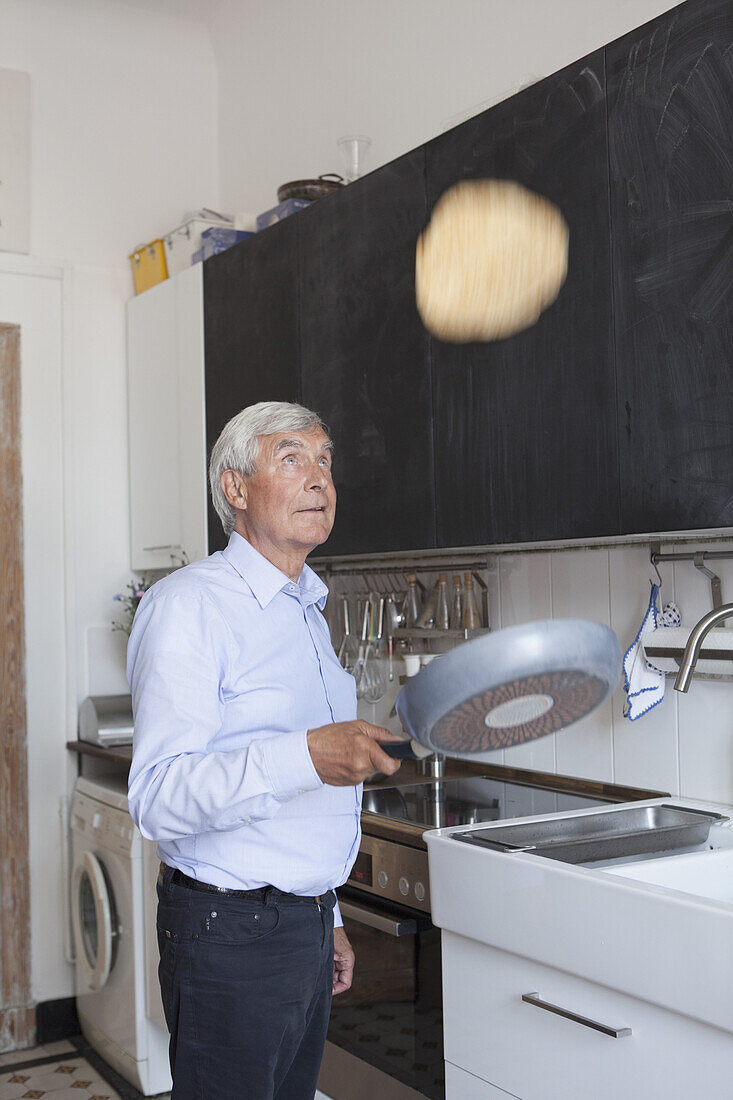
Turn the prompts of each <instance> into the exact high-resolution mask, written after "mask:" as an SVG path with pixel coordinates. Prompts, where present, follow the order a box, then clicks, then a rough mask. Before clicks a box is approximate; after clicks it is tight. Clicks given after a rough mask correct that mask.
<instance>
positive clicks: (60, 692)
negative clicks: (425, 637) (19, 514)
mask: <svg viewBox="0 0 733 1100" xmlns="http://www.w3.org/2000/svg"><path fill="white" fill-rule="evenodd" d="M0 28H1V29H0V67H3V68H9V69H20V70H22V71H26V72H29V73H30V76H31V115H32V122H31V127H32V132H31V254H32V259H31V261H30V262H29V263H24V262H23V261H18V260H17V259H16V258H14V257H12V256H10V255H9V254H3V253H0V273H2V271H3V270H5V271H6V272H11V274H6V275H4V276H2V278H3V279H4V280H5V281H4V282H3V284H2V286H3V288H4V292H3V293H0V320H2V321H10V322H12V321H14V320H16V319H17V318H19V317H20V313H19V310H20V312H21V313H23V318H24V326H23V330H22V333H21V339H22V342H23V348H24V350H25V352H28V353H29V354H30V351H29V349H30V348H31V346H32V345H33V346H38V344H39V341H40V339H41V336H42V333H41V331H40V330H41V329H42V328H43V327H45V326H47V325H48V323H49V321H50V320H51V318H50V317H49V316H46V317H44V315H43V312H42V310H41V311H40V312H39V309H36V308H35V306H34V302H35V301H36V299H37V295H35V296H34V294H33V293H31V290H30V285H31V284H30V283H29V280H28V276H27V275H23V274H17V272H18V271H22V270H24V268H25V269H28V270H30V269H32V268H33V266H34V264H35V265H36V266H37V265H38V264H41V265H42V266H48V263H49V262H58V263H59V265H60V267H61V268H62V272H61V273H63V274H64V275H65V278H64V288H65V296H64V301H63V321H62V322H61V321H60V325H62V329H63V337H62V359H61V358H59V362H58V363H57V364H55V363H53V362H51V361H47V362H46V363H45V366H44V364H43V363H40V364H39V362H38V360H36V361H35V363H34V362H33V361H32V360H31V359H29V358H27V357H26V355H25V354H24V356H23V363H22V374H21V382H22V386H23V424H22V431H23V445H24V450H23V458H24V462H25V465H26V468H25V469H24V476H25V478H26V497H25V500H26V513H25V516H24V519H25V524H26V629H27V632H28V657H27V659H28V667H29V681H28V708H29V747H28V753H29V767H30V775H29V784H30V791H29V794H30V837H31V910H32V911H31V920H32V935H33V942H32V990H33V996H34V998H35V999H36V1000H38V1001H43V1000H50V999H53V998H56V997H64V996H69V995H71V993H72V992H73V972H72V968H71V967H70V966H68V964H66V963H65V961H64V951H63V936H62V926H61V921H60V919H59V918H60V915H61V913H62V909H63V907H62V893H61V891H62V882H61V874H60V861H59V851H60V849H59V843H58V829H57V824H58V819H57V808H58V804H59V798H60V797H61V796H62V795H65V794H67V793H68V790H69V788H70V784H71V781H72V779H73V775H74V774H75V761H74V760H73V759H71V758H70V757H69V754H68V753H67V752H66V750H65V748H64V743H65V741H66V740H67V739H68V738H72V737H74V736H75V735H76V715H77V707H78V701H79V699H80V698H82V697H83V696H84V695H86V694H87V693H89V692H95V693H103V692H105V691H124V690H126V685H125V680H124V671H123V661H122V658H123V652H124V639H123V638H122V636H121V635H120V634H113V633H112V632H111V628H110V624H111V620H112V619H113V618H114V617H115V613H116V610H117V605H115V604H114V603H113V601H112V596H113V594H114V593H115V592H116V591H119V590H120V589H121V588H122V587H123V586H124V584H125V581H126V580H127V577H128V571H129V549H128V539H129V535H128V529H129V521H128V483H127V388H126V364H125V318H124V303H125V301H126V300H127V298H128V297H129V296H130V295H131V293H132V282H131V278H130V274H129V269H128V262H127V258H126V257H127V255H128V253H129V252H130V251H131V250H132V249H133V248H134V247H135V245H136V244H138V243H139V242H141V241H143V240H148V239H150V238H151V237H153V236H158V235H159V234H160V233H162V232H165V231H166V230H168V229H171V228H173V227H174V226H175V225H176V224H178V222H179V221H180V219H181V215H182V214H183V212H184V211H185V210H187V209H191V208H195V207H198V206H201V205H208V206H213V207H214V208H216V206H217V204H218V201H219V191H218V161H217V147H218V138H217V132H216V121H215V120H216V113H217V107H216V103H217V92H216V66H215V62H214V57H213V52H212V50H211V46H210V42H209V38H208V35H207V33H206V31H205V30H204V29H203V28H202V27H201V26H200V25H199V24H198V23H196V22H193V21H191V20H190V19H183V18H179V17H177V16H175V15H173V14H166V13H157V12H155V11H148V10H144V9H139V8H136V7H133V6H129V5H128V4H126V3H121V2H118V0H0ZM61 273H60V274H61ZM7 280H10V282H8V281H7ZM60 285H61V284H60V283H59V286H60ZM11 286H13V288H14V289H13V290H12V294H11V291H10V289H9V288H10V287H11ZM34 326H35V328H34ZM44 369H45V373H44ZM44 469H45V470H46V471H47V475H46V482H47V483H46V484H44V481H43V474H42V473H41V471H43V470H44ZM29 492H32V493H34V496H33V497H32V502H35V510H34V509H33V507H32V506H31V505H30V504H29V496H28V494H29ZM41 492H45V494H46V496H47V504H46V513H45V514H46V517H47V522H45V523H44V522H43V520H42V518H41V520H40V521H39V516H38V495H39V494H40V493H41ZM60 517H63V523H61V520H60ZM59 601H61V603H59ZM59 607H60V608H61V611H60V612H59ZM58 614H61V615H65V619H66V630H65V632H64V629H63V626H62V628H61V630H60V631H59V624H58V621H57V615H58ZM38 624H43V626H42V627H41V626H39V625H38ZM41 667H42V669H43V674H42V675H41V674H40V672H39V669H40V668H41ZM31 672H33V675H31V674H30V673H31ZM50 914H54V918H55V919H54V920H50V919H49V916H50Z"/></svg>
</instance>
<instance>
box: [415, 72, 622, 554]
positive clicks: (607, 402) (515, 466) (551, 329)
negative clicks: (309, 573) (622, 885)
mask: <svg viewBox="0 0 733 1100" xmlns="http://www.w3.org/2000/svg"><path fill="white" fill-rule="evenodd" d="M604 87H605V78H604V65H603V53H602V51H599V52H598V53H596V54H592V55H591V56H589V57H587V58H585V59H584V60H583V61H580V62H578V63H577V64H574V65H571V66H569V67H568V68H566V69H564V70H562V71H561V72H559V73H556V74H555V75H554V76H552V77H549V78H548V79H546V80H543V81H541V82H540V83H538V84H535V85H534V86H533V87H531V88H528V89H526V90H524V91H522V92H520V93H518V94H517V95H515V96H512V98H511V99H508V100H506V101H504V102H503V103H500V104H498V105H497V106H496V107H493V108H491V109H490V110H488V111H486V112H484V113H483V114H481V115H478V116H477V117H476V118H473V119H470V120H469V121H468V122H466V123H464V124H463V125H461V126H459V127H457V128H456V129H454V130H451V131H449V132H448V133H446V134H443V135H441V136H440V137H439V138H436V139H435V140H434V141H433V142H431V143H430V144H429V145H428V146H427V147H426V174H427V186H428V204H429V207H430V209H432V207H433V205H434V204H435V202H436V201H437V199H438V198H439V197H440V195H441V194H442V192H443V191H444V190H445V189H446V188H448V187H449V186H451V184H454V183H456V182H458V181H459V180H464V179H475V178H481V177H489V178H490V177H494V178H499V179H510V180H516V181H517V182H519V183H521V184H523V185H524V186H525V187H528V188H529V189H530V190H532V191H535V192H537V193H538V194H540V195H544V196H546V197H547V198H549V199H550V200H551V201H552V202H554V203H556V205H557V206H558V207H559V208H560V209H561V210H562V212H563V214H564V216H565V219H566V220H567V222H568V225H569V227H570V260H569V272H568V278H567V281H566V283H565V285H564V287H563V288H562V290H561V291H560V295H559V297H558V299H557V301H556V302H555V303H554V305H553V306H551V308H550V309H548V310H547V311H546V312H545V313H544V314H543V315H542V316H541V317H540V319H539V320H538V322H537V323H536V324H535V325H534V326H532V327H531V328H529V329H527V330H526V331H524V332H522V333H520V334H518V335H516V336H514V337H511V338H509V339H506V340H501V341H498V342H493V343H471V344H449V343H444V342H442V341H438V340H435V341H433V343H432V358H433V379H434V381H433V388H434V399H433V406H434V409H435V452H436V462H435V468H436V496H437V509H438V545H440V546H457V545H469V544H474V543H510V542H525V541H534V540H539V539H556V538H581V537H585V536H591V535H603V534H615V533H616V531H617V530H618V521H619V517H618V460H617V454H616V449H617V444H616V411H615V389H614V375H613V355H612V339H611V335H612V334H611V289H610V266H609V220H608V166H607V142H606V109H605V94H604Z"/></svg>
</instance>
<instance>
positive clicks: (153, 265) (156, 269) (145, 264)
mask: <svg viewBox="0 0 733 1100" xmlns="http://www.w3.org/2000/svg"><path fill="white" fill-rule="evenodd" d="M128 259H129V261H130V265H131V267H132V279H133V282H134V284H135V293H136V294H142V292H143V291H144V290H149V289H150V287H151V286H155V285H156V284H157V283H162V282H163V280H164V279H167V278H168V267H167V264H166V262H165V248H164V247H163V241H162V240H161V239H160V237H158V238H157V240H154V241H149V242H148V244H141V245H140V247H139V248H136V249H135V251H134V252H131V253H130V255H129V257H128Z"/></svg>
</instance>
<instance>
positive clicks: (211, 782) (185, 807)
mask: <svg viewBox="0 0 733 1100" xmlns="http://www.w3.org/2000/svg"><path fill="white" fill-rule="evenodd" d="M230 653H231V635H230V633H229V629H228V627H227V625H226V623H225V621H224V619H223V618H222V616H221V614H220V613H219V611H218V610H217V609H216V607H214V606H213V604H212V603H211V602H210V601H209V599H208V598H207V597H206V596H205V594H204V593H194V594H192V595H188V594H186V595H180V594H177V593H176V594H171V595H167V594H160V595H159V594H157V593H154V592H151V593H149V594H148V595H146V596H145V597H144V598H143V600H142V602H141V603H140V606H139V608H138V610H137V613H136V615H135V621H134V624H133V630H132V634H131V636H130V643H129V646H128V680H129V682H130V689H131V692H132V704H133V713H134V719H135V721H134V735H133V755H132V766H131V768H130V778H129V792H128V794H129V806H130V813H131V814H132V817H133V819H134V821H135V822H136V824H137V826H138V828H139V829H140V832H141V833H142V835H143V836H144V837H147V838H148V839H149V840H156V841H160V840H162V841H165V840H177V839H180V838H182V837H185V836H192V835H194V834H198V833H204V832H210V831H215V830H228V829H237V828H240V827H241V826H242V825H246V824H251V823H252V822H254V821H258V820H262V819H265V818H269V817H272V816H273V815H274V814H275V813H276V812H277V810H278V808H279V806H280V804H281V803H282V802H285V801H288V800H289V799H291V798H294V797H295V796H296V795H298V794H303V793H305V792H306V791H311V790H317V789H318V788H319V787H321V786H322V785H323V783H322V780H321V779H320V777H319V775H318V773H317V772H316V769H315V767H314V765H313V761H312V759H311V756H310V753H309V751H308V741H307V730H294V731H293V732H292V733H280V732H278V733H277V734H275V733H273V732H272V731H268V730H266V729H263V730H262V735H261V736H258V733H254V734H248V743H247V745H246V746H243V747H241V748H240V747H238V748H235V749H232V750H230V751H224V752H222V751H218V752H210V751H208V746H209V743H210V742H211V740H212V739H213V738H214V736H215V735H216V734H217V733H218V732H219V730H220V728H221V724H222V715H223V703H222V683H223V680H224V677H225V675H226V672H227V669H228V666H229V659H230Z"/></svg>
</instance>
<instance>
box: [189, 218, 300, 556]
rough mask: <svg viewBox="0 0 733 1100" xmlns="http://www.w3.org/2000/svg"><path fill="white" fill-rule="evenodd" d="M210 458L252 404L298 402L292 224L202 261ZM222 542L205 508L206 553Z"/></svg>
mask: <svg viewBox="0 0 733 1100" xmlns="http://www.w3.org/2000/svg"><path fill="white" fill-rule="evenodd" d="M204 319H205V324H204V345H205V361H206V441H207V455H209V454H211V448H212V447H213V445H214V443H215V442H216V440H217V437H218V436H219V433H220V432H221V430H222V428H223V427H224V425H225V424H226V422H227V421H228V420H229V419H230V418H231V417H232V416H234V415H235V413H238V412H239V411H240V409H243V408H244V407H245V406H246V405H252V404H254V403H255V402H257V401H297V400H298V399H299V382H298V379H299V345H298V286H297V227H296V222H295V219H293V218H290V219H288V220H285V221H283V222H279V223H278V224H276V225H273V226H271V227H270V228H269V229H267V230H265V231H264V232H263V233H261V234H257V236H254V237H249V238H248V239H247V240H245V241H242V242H241V244H239V245H236V246H235V247H233V248H230V249H228V250H227V251H226V252H222V253H221V254H220V255H218V256H212V257H211V259H209V260H207V261H206V262H205V263H204ZM225 544H226V540H225V538H224V534H223V532H222V529H221V523H220V521H219V518H218V516H217V515H216V513H215V512H214V510H213V508H212V506H211V502H209V553H212V552H213V551H214V550H219V549H221V548H222V547H223V546H224V545H225Z"/></svg>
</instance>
